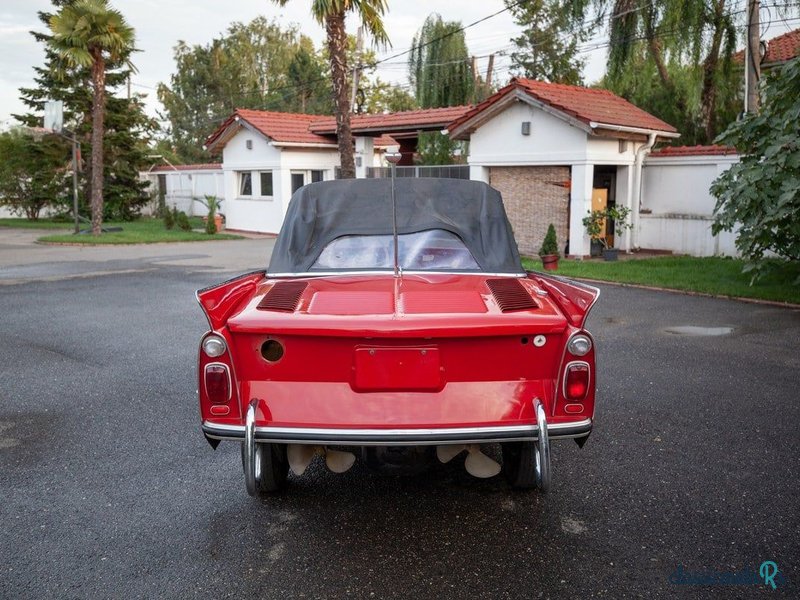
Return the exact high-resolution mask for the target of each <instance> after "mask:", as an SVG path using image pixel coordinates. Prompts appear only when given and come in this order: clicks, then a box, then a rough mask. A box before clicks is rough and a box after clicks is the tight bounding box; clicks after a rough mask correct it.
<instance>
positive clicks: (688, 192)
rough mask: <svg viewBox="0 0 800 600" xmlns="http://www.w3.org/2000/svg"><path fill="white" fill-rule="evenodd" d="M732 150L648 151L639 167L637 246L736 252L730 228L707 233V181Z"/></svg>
mask: <svg viewBox="0 0 800 600" xmlns="http://www.w3.org/2000/svg"><path fill="white" fill-rule="evenodd" d="M738 160H739V157H738V156H737V155H710V156H691V155H689V156H659V155H658V154H655V155H651V156H648V157H647V159H646V160H645V164H644V169H643V173H642V207H641V208H642V213H641V215H640V219H639V227H640V230H639V246H640V247H641V248H642V249H649V250H671V251H672V252H674V253H675V254H688V255H691V256H738V252H737V250H736V246H735V244H734V242H735V240H736V235H735V232H733V233H727V232H722V233H721V234H720V235H717V236H714V235H712V234H711V224H712V222H713V213H714V205H715V203H716V198H714V196H712V195H711V192H710V188H711V183H712V182H713V181H714V179H716V178H717V177H718V176H719V174H720V173H722V172H724V171H726V170H727V169H729V168H730V166H731V165H732V164H734V163H736V162H738Z"/></svg>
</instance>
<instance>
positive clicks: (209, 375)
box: [206, 364, 231, 404]
mask: <svg viewBox="0 0 800 600" xmlns="http://www.w3.org/2000/svg"><path fill="white" fill-rule="evenodd" d="M206 395H207V396H208V399H209V400H210V401H211V402H213V403H215V404H224V403H225V402H227V401H228V400H230V397H231V378H230V376H229V375H228V367H226V366H225V365H220V364H214V365H207V366H206Z"/></svg>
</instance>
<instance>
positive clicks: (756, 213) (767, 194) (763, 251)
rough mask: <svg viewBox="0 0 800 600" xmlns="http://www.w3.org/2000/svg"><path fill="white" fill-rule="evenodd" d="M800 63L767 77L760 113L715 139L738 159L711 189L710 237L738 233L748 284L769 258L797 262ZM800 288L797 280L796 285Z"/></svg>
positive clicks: (799, 237)
mask: <svg viewBox="0 0 800 600" xmlns="http://www.w3.org/2000/svg"><path fill="white" fill-rule="evenodd" d="M798 123H800V58H795V59H794V60H792V61H791V62H789V63H787V64H786V65H784V66H783V67H782V68H781V69H780V70H779V71H778V72H776V73H775V74H773V75H771V76H770V77H768V79H767V82H766V85H765V88H764V93H763V104H762V107H761V113H760V114H748V115H746V116H745V117H744V118H743V119H742V120H741V121H738V122H734V123H733V124H732V125H731V126H730V127H728V129H727V130H725V132H724V133H723V134H722V135H721V136H720V137H719V138H718V140H717V141H718V142H720V143H724V144H731V145H733V146H735V147H736V148H737V150H739V152H740V154H741V159H740V161H739V162H738V163H737V164H734V165H733V166H731V168H730V169H728V170H727V171H725V172H724V173H722V175H720V176H719V177H718V178H717V179H716V180H715V181H714V184H713V185H712V186H711V192H712V193H713V194H714V196H716V198H717V204H716V207H715V209H714V212H715V215H714V224H713V226H712V232H713V233H714V234H715V235H716V234H718V233H719V232H720V231H737V228H738V231H737V233H736V247H737V248H738V249H739V251H740V252H741V253H742V256H743V257H744V258H745V259H746V260H747V263H746V266H745V270H746V271H750V272H752V273H753V280H755V279H757V278H758V277H759V276H760V275H761V274H763V273H764V271H765V270H766V268H767V267H768V266H769V265H770V264H771V263H770V261H769V260H768V259H767V255H768V254H769V253H775V254H776V255H778V256H779V257H781V258H784V259H788V260H790V261H794V262H795V263H797V261H800V219H798V215H800V138H798ZM796 283H797V284H800V278H798V280H797V281H796Z"/></svg>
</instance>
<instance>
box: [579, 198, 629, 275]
mask: <svg viewBox="0 0 800 600" xmlns="http://www.w3.org/2000/svg"><path fill="white" fill-rule="evenodd" d="M630 214H631V210H630V209H629V208H628V207H626V206H617V205H613V206H607V207H606V208H604V209H603V210H593V211H591V212H590V213H589V214H588V215H586V216H585V217H584V218H583V226H584V227H585V228H586V233H588V234H589V237H591V238H592V240H593V241H595V240H596V241H598V242H600V244H602V246H603V258H604V259H605V260H608V261H613V260H617V256H618V254H619V249H618V248H616V247H614V246H609V244H608V237H607V234H606V222H607V221H608V220H612V221H614V231H615V233H617V234H621V233H622V232H623V231H625V230H626V229H630V228H631V227H632V225H631V223H630V222H629V221H628V217H629V216H630ZM617 237H618V236H617V235H615V236H614V239H615V240H616V239H617Z"/></svg>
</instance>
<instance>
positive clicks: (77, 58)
mask: <svg viewBox="0 0 800 600" xmlns="http://www.w3.org/2000/svg"><path fill="white" fill-rule="evenodd" d="M50 30H51V31H52V34H53V35H52V38H51V39H50V40H49V43H50V45H51V47H52V48H53V50H55V52H56V53H57V54H58V55H59V57H61V59H62V60H63V61H64V63H65V65H66V69H69V68H75V67H84V68H90V69H91V74H92V171H91V178H92V187H91V194H92V195H91V210H92V234H93V235H100V231H101V228H102V223H103V138H104V135H105V127H104V118H105V113H106V69H107V65H108V63H114V62H118V61H121V60H127V57H128V56H129V55H130V53H131V52H132V50H133V48H134V40H135V36H134V31H133V28H132V27H130V26H129V25H128V24H127V22H126V21H125V18H124V17H123V16H122V14H121V13H120V12H119V11H117V10H114V9H112V8H110V7H109V5H108V2H107V0H75V2H72V3H70V4H67V5H65V6H63V7H62V8H61V10H59V12H58V13H57V14H55V15H53V16H52V17H51V19H50ZM62 69H63V70H66V69H64V68H62Z"/></svg>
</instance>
